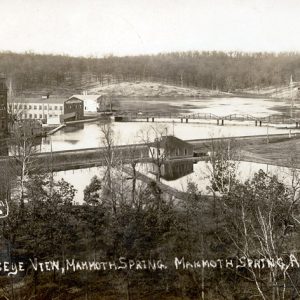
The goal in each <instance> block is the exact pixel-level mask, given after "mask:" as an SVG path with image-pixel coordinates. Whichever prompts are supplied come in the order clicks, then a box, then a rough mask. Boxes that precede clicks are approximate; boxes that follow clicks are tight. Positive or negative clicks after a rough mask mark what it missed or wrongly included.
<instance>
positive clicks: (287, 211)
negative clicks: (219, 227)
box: [220, 170, 299, 300]
mask: <svg viewBox="0 0 300 300" xmlns="http://www.w3.org/2000/svg"><path fill="white" fill-rule="evenodd" d="M291 196H292V191H291V190H290V189H288V188H287V187H286V186H285V185H284V184H283V183H281V182H280V181H278V179H277V177H276V176H269V175H267V174H266V173H264V172H263V171H262V170H260V171H259V172H258V173H257V174H255V175H254V178H253V179H252V180H248V181H247V182H246V183H244V184H243V183H238V184H235V185H234V186H233V187H232V188H231V190H230V191H229V193H228V194H227V195H225V196H224V197H223V199H222V201H223V203H224V204H223V211H224V213H225V216H226V220H227V221H226V222H227V227H226V229H225V230H226V233H227V235H229V237H230V239H231V241H232V246H233V249H235V251H236V255H237V256H238V257H240V256H243V257H245V258H246V259H249V260H253V259H265V260H266V261H267V260H268V261H272V260H278V259H279V258H280V259H281V258H282V259H283V263H282V264H281V265H280V264H276V263H275V264H269V267H268V268H262V267H261V266H260V268H259V269H258V268H255V267H254V266H253V265H250V266H249V265H247V266H246V270H247V272H246V274H244V276H249V278H251V280H253V281H254V283H255V285H256V288H257V290H258V292H259V294H260V296H261V297H262V298H263V299H269V297H271V298H272V299H274V300H275V299H285V298H286V297H288V294H289V293H288V291H287V286H288V283H289V284H290V285H294V283H293V280H292V273H293V270H292V269H291V264H290V263H289V261H288V258H289V257H288V255H287V253H292V252H291V251H293V249H294V247H295V246H296V245H295V243H294V241H295V240H298V239H299V233H298V232H297V231H295V223H294V221H293V218H292V215H295V214H296V215H299V211H298V208H296V207H294V208H292V210H291V205H292V202H293V200H292V197H291ZM220 203H221V202H220ZM298 246H299V245H298ZM296 247H297V246H296ZM241 272H242V271H241ZM298 296H299V295H298Z"/></svg>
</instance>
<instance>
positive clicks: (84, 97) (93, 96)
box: [69, 95, 102, 101]
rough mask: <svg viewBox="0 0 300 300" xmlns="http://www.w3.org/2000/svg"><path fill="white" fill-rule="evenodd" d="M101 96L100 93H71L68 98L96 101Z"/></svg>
mask: <svg viewBox="0 0 300 300" xmlns="http://www.w3.org/2000/svg"><path fill="white" fill-rule="evenodd" d="M101 97H102V96H101V95H73V96H71V97H70V98H69V99H72V98H77V99H79V100H82V101H86V100H91V101H97V100H98V99H100V98H101Z"/></svg>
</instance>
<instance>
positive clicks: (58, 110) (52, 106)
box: [8, 97, 66, 123]
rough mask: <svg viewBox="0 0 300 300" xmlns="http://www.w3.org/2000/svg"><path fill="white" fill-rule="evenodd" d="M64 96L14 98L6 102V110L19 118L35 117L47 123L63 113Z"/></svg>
mask: <svg viewBox="0 0 300 300" xmlns="http://www.w3.org/2000/svg"><path fill="white" fill-rule="evenodd" d="M65 100H66V99H65V98H54V97H53V98H51V97H50V98H22V97H21V98H14V99H12V100H11V102H9V103H8V112H9V113H11V114H12V115H13V116H15V117H16V118H18V119H20V120H26V119H35V120H43V121H45V122H47V123H48V121H50V120H51V119H59V116H60V115H61V114H63V113H64V101H65Z"/></svg>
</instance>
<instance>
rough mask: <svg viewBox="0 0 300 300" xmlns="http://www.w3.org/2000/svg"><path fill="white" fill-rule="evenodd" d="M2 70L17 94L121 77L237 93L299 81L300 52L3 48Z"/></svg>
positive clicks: (115, 81)
mask: <svg viewBox="0 0 300 300" xmlns="http://www.w3.org/2000/svg"><path fill="white" fill-rule="evenodd" d="M0 72H2V73H5V74H6V75H7V77H8V78H9V79H11V82H12V85H13V88H14V90H15V91H19V92H22V91H26V90H28V89H29V90H30V89H32V90H36V89H39V88H46V89H50V90H51V89H55V88H57V87H67V88H71V89H76V88H79V89H80V87H81V86H84V85H87V84H89V83H95V82H98V83H100V84H103V85H105V84H109V83H117V82H122V81H157V82H162V83H167V84H174V85H179V86H184V87H196V88H207V89H218V90H221V91H234V90H236V89H246V88H250V89H254V88H255V89H260V88H262V87H267V86H275V87H276V86H280V85H287V84H288V83H289V79H290V76H291V75H293V78H294V80H296V81H297V80H298V79H299V78H300V54H299V53H294V52H292V53H244V52H217V51H202V52H200V51H189V52H172V53H160V54H156V55H140V56H125V57H117V56H113V55H111V56H107V57H103V58H97V57H70V56H67V55H41V54H35V53H24V54H16V53H12V52H2V53H0Z"/></svg>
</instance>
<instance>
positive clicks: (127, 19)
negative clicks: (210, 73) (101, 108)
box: [0, 0, 300, 57]
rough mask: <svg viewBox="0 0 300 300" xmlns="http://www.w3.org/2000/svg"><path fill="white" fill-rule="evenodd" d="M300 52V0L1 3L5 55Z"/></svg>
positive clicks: (4, 0)
mask: <svg viewBox="0 0 300 300" xmlns="http://www.w3.org/2000/svg"><path fill="white" fill-rule="evenodd" d="M193 50H199V51H205V50H217V51H247V52H257V51H272V52H281V51H300V0H0V51H13V52H26V51H31V52H35V53H42V54H43V53H47V54H49V53H53V54H68V55H72V56H96V57H103V56H107V55H111V54H113V55H118V56H125V55H140V54H156V53H160V52H173V51H193Z"/></svg>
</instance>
